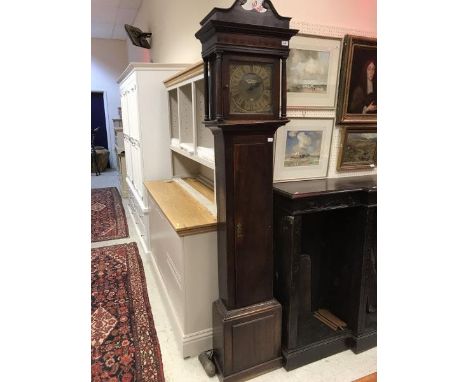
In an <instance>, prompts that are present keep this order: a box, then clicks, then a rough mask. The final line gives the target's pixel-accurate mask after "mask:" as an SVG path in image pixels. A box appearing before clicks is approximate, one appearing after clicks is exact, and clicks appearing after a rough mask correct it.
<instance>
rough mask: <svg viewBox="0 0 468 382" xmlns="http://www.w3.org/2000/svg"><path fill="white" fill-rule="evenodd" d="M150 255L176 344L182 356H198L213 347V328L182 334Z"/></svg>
mask: <svg viewBox="0 0 468 382" xmlns="http://www.w3.org/2000/svg"><path fill="white" fill-rule="evenodd" d="M150 257H151V264H152V270H151V271H152V272H153V274H154V276H155V279H156V284H157V287H158V288H159V290H160V292H161V296H163V300H164V305H165V306H166V311H167V312H168V316H169V319H170V320H171V321H172V323H173V325H172V328H173V329H174V331H175V332H176V333H175V334H176V337H177V338H178V339H179V341H177V346H178V348H179V350H180V352H181V353H182V357H183V358H186V357H193V356H198V355H199V354H200V353H202V352H204V351H206V350H210V349H212V348H213V329H212V328H210V329H206V330H202V331H199V332H196V333H190V334H189V335H184V334H183V331H182V328H181V324H180V322H179V320H178V319H177V314H176V312H175V309H174V307H173V305H172V302H171V299H170V297H169V292H168V291H167V288H166V285H165V284H164V281H163V277H162V275H161V272H160V270H159V268H158V265H157V263H156V260H155V259H154V257H153V255H152V254H151V255H150Z"/></svg>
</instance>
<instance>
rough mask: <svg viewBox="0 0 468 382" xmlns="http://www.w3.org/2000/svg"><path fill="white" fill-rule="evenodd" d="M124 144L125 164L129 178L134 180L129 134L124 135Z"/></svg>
mask: <svg viewBox="0 0 468 382" xmlns="http://www.w3.org/2000/svg"><path fill="white" fill-rule="evenodd" d="M122 116H123V115H122ZM124 146H125V164H126V168H127V177H128V179H130V180H131V181H133V164H132V144H131V142H130V140H129V138H128V136H127V135H125V137H124Z"/></svg>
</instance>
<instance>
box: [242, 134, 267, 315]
mask: <svg viewBox="0 0 468 382" xmlns="http://www.w3.org/2000/svg"><path fill="white" fill-rule="evenodd" d="M233 153H234V205H235V210H234V224H235V232H236V233H235V247H236V254H237V257H236V267H237V271H238V272H237V273H236V286H237V287H236V303H237V304H238V305H239V306H247V305H251V304H254V303H258V302H261V301H265V300H267V299H269V298H270V297H271V294H272V284H271V281H270V277H269V275H270V274H273V263H272V262H271V260H270V253H271V251H272V247H271V239H272V237H271V236H272V231H271V226H270V225H268V224H267V225H264V224H262V222H263V220H261V219H258V217H264V218H265V220H266V221H267V222H269V221H270V220H271V219H272V212H271V209H272V205H273V194H272V192H271V191H269V192H266V193H265V190H269V188H270V187H271V182H272V176H273V174H272V170H271V165H270V166H268V165H267V163H269V162H268V161H271V158H272V155H273V152H272V144H271V143H269V142H267V137H266V136H265V135H258V136H256V135H254V136H246V137H236V138H235V139H234V145H233ZM245 190H249V192H245Z"/></svg>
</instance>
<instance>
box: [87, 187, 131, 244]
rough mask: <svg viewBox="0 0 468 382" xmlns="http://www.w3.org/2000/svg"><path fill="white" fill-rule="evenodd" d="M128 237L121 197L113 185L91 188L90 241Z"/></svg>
mask: <svg viewBox="0 0 468 382" xmlns="http://www.w3.org/2000/svg"><path fill="white" fill-rule="evenodd" d="M124 237H128V227H127V218H126V217H125V210H124V207H123V205H122V198H121V197H120V194H119V191H118V190H117V188H115V187H108V188H92V189H91V241H92V242H96V241H103V240H114V239H122V238H124Z"/></svg>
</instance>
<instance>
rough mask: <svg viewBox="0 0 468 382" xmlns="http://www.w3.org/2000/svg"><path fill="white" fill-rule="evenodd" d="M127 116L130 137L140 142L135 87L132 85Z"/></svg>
mask: <svg viewBox="0 0 468 382" xmlns="http://www.w3.org/2000/svg"><path fill="white" fill-rule="evenodd" d="M128 112H129V113H128V114H129V122H130V123H129V126H130V136H131V137H132V138H133V139H136V140H138V141H139V140H140V117H139V113H138V93H137V85H136V83H134V84H133V85H132V86H131V87H130V91H129V93H128Z"/></svg>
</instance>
